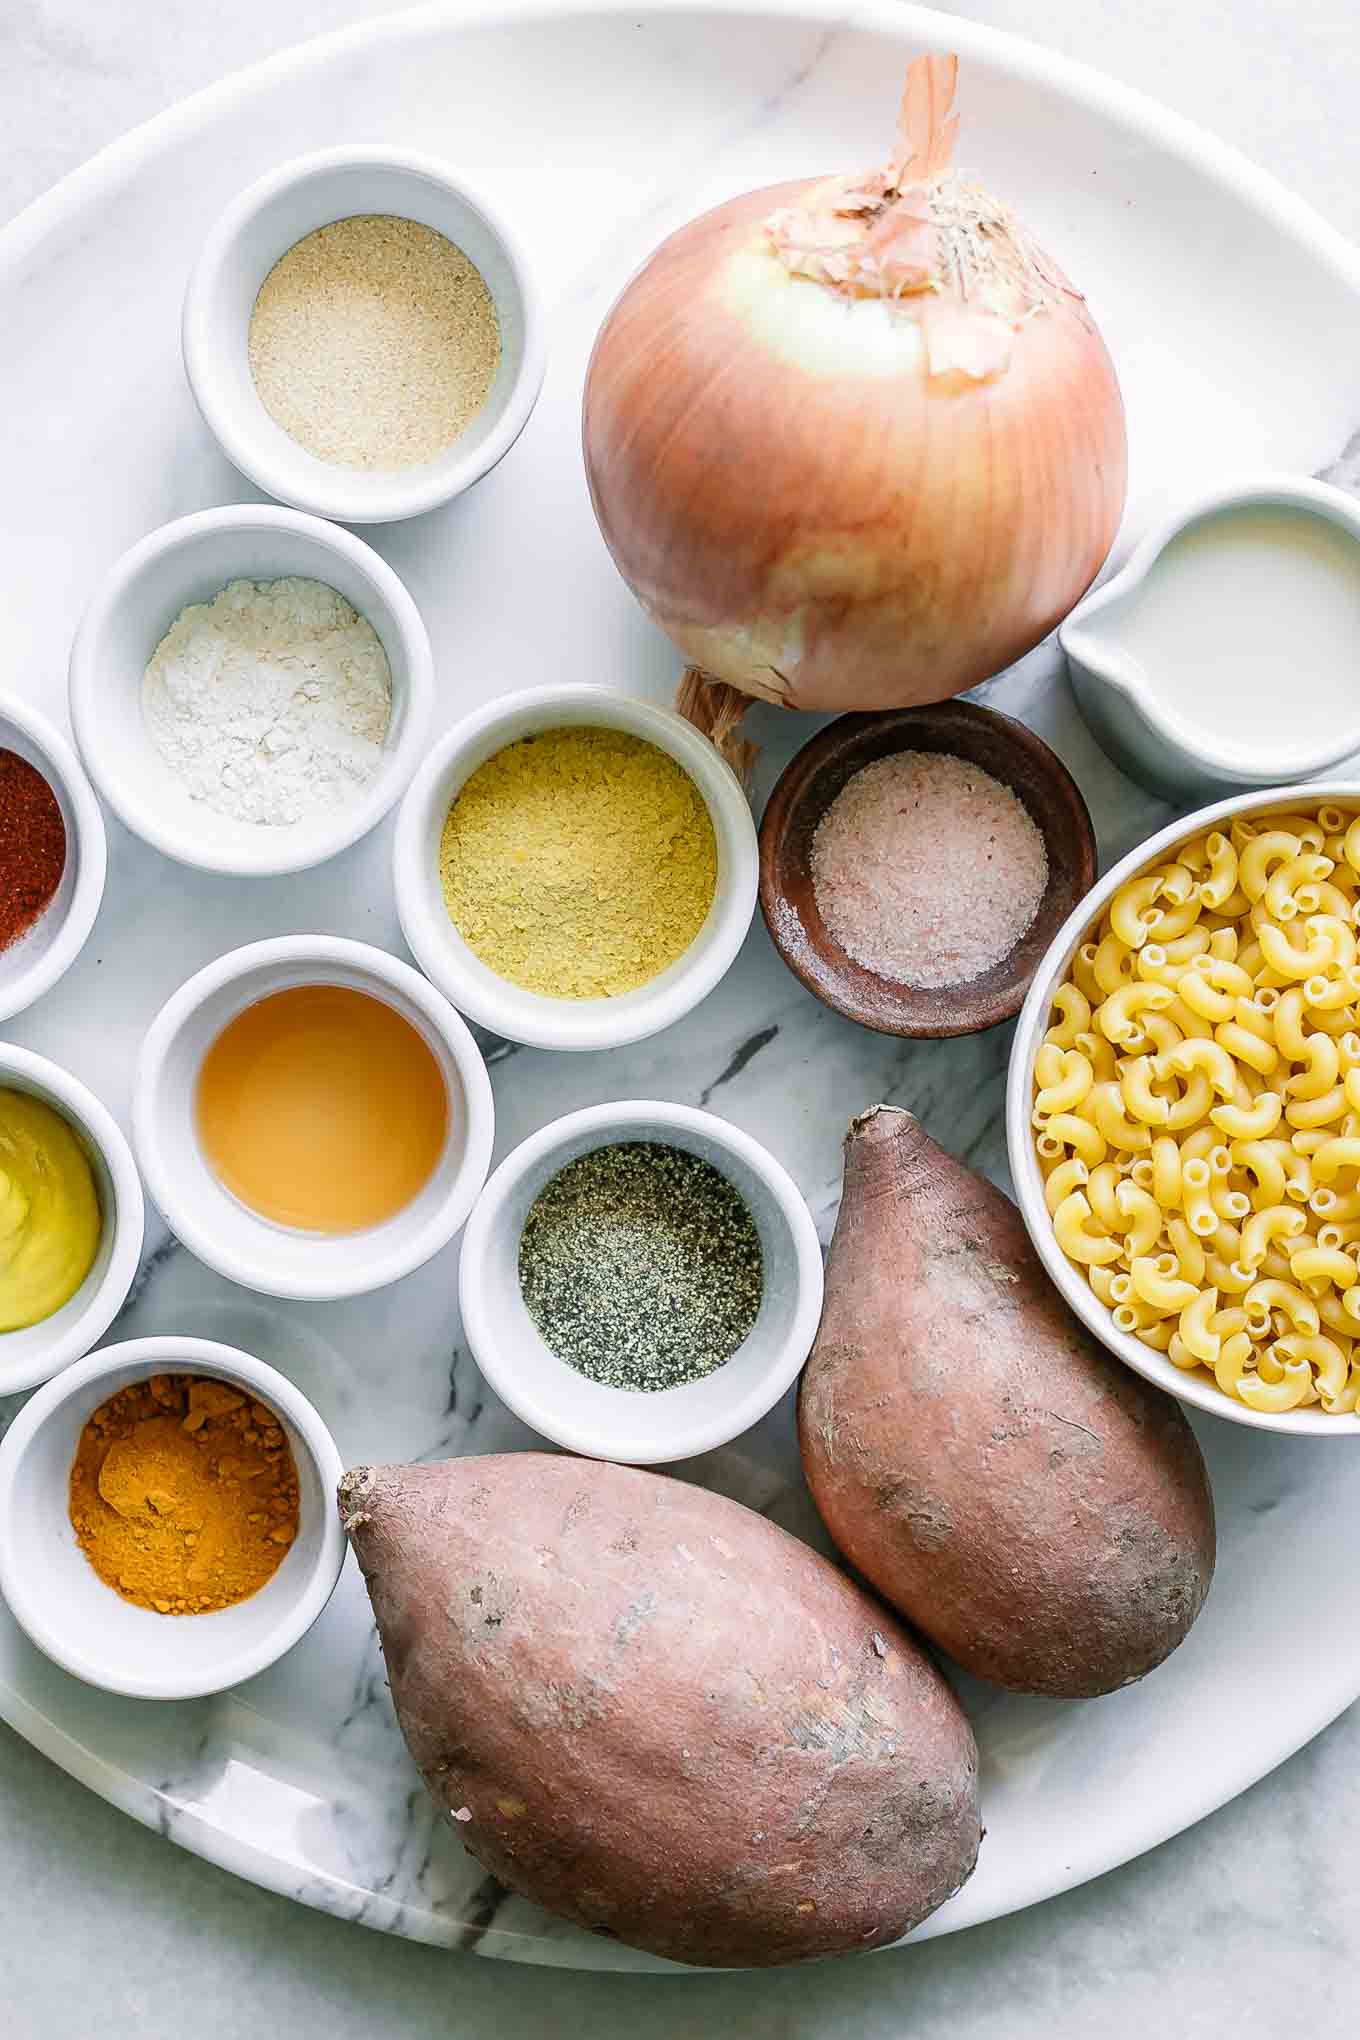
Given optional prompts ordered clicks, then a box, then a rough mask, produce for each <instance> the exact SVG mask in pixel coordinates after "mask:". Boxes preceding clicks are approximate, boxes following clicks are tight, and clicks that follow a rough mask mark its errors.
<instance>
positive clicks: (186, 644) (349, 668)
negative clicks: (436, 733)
mask: <svg viewBox="0 0 1360 2040" xmlns="http://www.w3.org/2000/svg"><path fill="white" fill-rule="evenodd" d="M142 715H143V717H144V719H145V722H146V727H147V732H148V735H149V736H150V738H151V741H152V743H153V745H154V746H155V748H156V751H157V752H158V753H159V755H160V757H161V758H162V760H163V761H164V763H165V764H166V766H167V767H168V768H169V770H170V772H171V773H172V774H173V775H174V777H175V779H176V780H177V781H178V782H179V783H180V785H181V786H182V787H183V788H184V790H185V791H186V792H187V793H188V794H189V795H190V796H191V798H192V799H194V800H196V801H202V802H203V803H204V805H205V806H207V807H208V808H211V809H213V810H215V811H216V812H217V813H218V814H223V815H229V816H230V817H231V818H232V820H233V821H237V822H251V823H259V824H261V825H263V826H266V827H273V828H286V827H289V826H291V825H293V824H295V823H297V822H301V821H305V820H307V819H309V818H311V817H315V816H318V815H323V814H328V813H332V812H334V811H335V810H337V809H341V808H344V807H347V806H349V805H350V804H351V803H352V802H354V801H357V800H358V799H359V798H360V796H361V795H362V794H363V793H364V791H365V790H366V788H367V787H368V785H369V783H370V782H371V781H372V779H373V778H374V776H375V775H376V773H377V771H378V769H379V766H380V764H381V763H382V757H383V745H384V741H385V739H386V736H387V731H388V725H389V724H390V722H391V719H392V675H391V670H390V668H389V666H388V662H387V654H386V652H385V651H384V650H383V646H382V641H381V639H380V638H379V637H378V634H377V632H376V631H375V630H374V628H373V626H372V624H371V623H369V622H368V621H367V619H366V618H365V617H362V616H360V614H359V612H358V611H357V610H356V609H355V608H354V607H353V606H352V605H351V604H350V603H349V602H347V601H346V599H345V597H344V596H343V595H341V594H339V593H338V592H337V590H336V589H334V588H331V587H328V586H327V585H326V584H325V583H324V582H321V581H314V580H308V579H304V578H303V577H301V576H299V575H295V574H290V575H287V576H286V577H285V578H283V579H282V580H278V581H247V580H239V581H232V582H231V583H229V585H228V586H227V587H225V588H223V589H222V590H221V592H220V593H219V594H217V595H216V596H214V597H213V599H212V601H211V602H194V603H190V604H189V606H188V607H187V608H186V609H182V610H181V611H180V613H179V615H178V616H177V617H176V618H175V621H174V622H173V623H172V624H171V626H170V629H169V630H168V631H167V632H166V634H165V636H164V637H163V638H162V639H161V641H160V643H159V644H158V645H157V647H156V649H155V651H154V652H153V653H152V656H151V659H150V662H149V664H148V665H147V668H146V672H145V675H144V676H143V680H142Z"/></svg>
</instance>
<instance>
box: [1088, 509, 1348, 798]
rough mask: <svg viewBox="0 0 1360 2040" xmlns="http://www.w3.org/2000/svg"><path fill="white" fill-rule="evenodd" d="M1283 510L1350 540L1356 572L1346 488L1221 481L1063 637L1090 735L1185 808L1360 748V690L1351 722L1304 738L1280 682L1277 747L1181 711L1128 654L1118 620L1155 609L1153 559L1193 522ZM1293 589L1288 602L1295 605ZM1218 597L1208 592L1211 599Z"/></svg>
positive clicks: (1161, 533)
mask: <svg viewBox="0 0 1360 2040" xmlns="http://www.w3.org/2000/svg"><path fill="white" fill-rule="evenodd" d="M1253 509H1264V510H1274V509H1286V510H1293V511H1295V512H1296V513H1297V514H1298V515H1299V517H1300V518H1311V519H1314V520H1316V521H1319V522H1321V523H1323V524H1326V525H1327V526H1329V527H1330V528H1331V529H1332V530H1334V531H1339V532H1340V533H1341V534H1342V535H1343V536H1344V537H1345V538H1347V539H1349V541H1350V542H1351V545H1352V547H1353V549H1354V552H1355V564H1356V568H1357V571H1360V503H1358V502H1357V501H1356V499H1355V497H1354V496H1351V495H1348V494H1347V493H1346V491H1345V490H1344V489H1337V488H1334V487H1333V486H1332V484H1331V483H1330V482H1319V481H1315V480H1313V478H1312V477H1311V476H1308V475H1273V474H1271V475H1251V476H1247V477H1245V478H1244V479H1241V480H1237V481H1232V482H1224V483H1220V484H1219V486H1218V487H1217V488H1215V489H1211V490H1208V491H1206V492H1205V493H1204V494H1203V495H1201V496H1198V497H1196V498H1195V500H1194V501H1193V502H1192V503H1189V504H1187V505H1186V506H1185V508H1184V509H1182V510H1179V511H1177V513H1176V514H1175V516H1174V517H1168V518H1167V519H1165V521H1164V522H1163V523H1162V524H1160V525H1159V526H1158V527H1157V529H1156V530H1155V531H1152V532H1150V533H1149V534H1148V536H1147V537H1146V538H1145V539H1144V540H1143V541H1142V543H1141V544H1140V545H1139V547H1138V548H1137V550H1136V551H1135V553H1134V554H1133V557H1132V558H1131V559H1130V560H1129V562H1128V564H1127V565H1126V566H1125V567H1123V568H1122V569H1121V571H1120V572H1119V573H1117V574H1116V575H1115V576H1114V577H1113V579H1111V580H1109V581H1106V582H1105V583H1104V584H1103V585H1102V586H1101V587H1099V588H1097V589H1095V590H1094V592H1093V593H1092V594H1090V595H1088V596H1087V597H1086V599H1085V601H1083V602H1081V603H1079V604H1078V606H1077V608H1076V609H1075V610H1074V611H1073V612H1072V614H1071V615H1070V616H1069V617H1068V619H1067V621H1066V622H1065V623H1064V624H1063V626H1062V628H1061V629H1060V630H1059V632H1058V639H1059V642H1060V643H1061V645H1062V648H1063V650H1064V652H1065V653H1066V654H1067V660H1068V667H1069V670H1070V672H1071V676H1072V687H1073V691H1074V693H1075V694H1076V697H1077V705H1078V706H1079V708H1080V709H1081V712H1082V714H1083V715H1084V716H1085V718H1086V720H1087V722H1088V723H1089V724H1090V726H1091V729H1092V730H1093V731H1094V733H1095V735H1096V737H1097V738H1098V739H1099V741H1100V743H1101V744H1102V745H1103V746H1104V748H1105V749H1106V750H1107V751H1108V752H1109V754H1110V756H1111V757H1112V758H1113V759H1114V760H1115V761H1116V763H1117V764H1119V765H1121V766H1122V767H1123V769H1124V770H1125V771H1126V772H1128V773H1131V774H1132V775H1133V777H1134V778H1135V779H1137V780H1139V781H1140V782H1141V783H1142V784H1143V785H1145V786H1149V787H1151V788H1152V790H1153V791H1154V792H1156V793H1160V794H1162V795H1164V796H1165V797H1166V798H1167V799H1168V800H1174V801H1177V802H1178V803H1179V804H1180V805H1182V806H1183V805H1185V804H1186V803H1187V802H1189V801H1203V800H1208V799H1212V798H1213V797H1215V796H1216V795H1219V794H1222V795H1227V794H1230V793H1231V792H1232V791H1233V790H1234V789H1237V790H1238V791H1239V792H1245V791H1247V790H1249V789H1251V788H1255V787H1266V788H1269V787H1274V786H1279V785H1280V784H1281V783H1282V782H1283V781H1285V780H1287V779H1292V780H1298V779H1311V778H1312V777H1313V776H1314V775H1315V774H1316V773H1319V772H1327V771H1330V770H1331V769H1332V768H1333V767H1334V766H1337V765H1339V764H1340V763H1341V762H1342V760H1343V759H1345V758H1349V757H1350V756H1351V755H1352V754H1353V753H1354V752H1356V751H1358V750H1360V690H1357V692H1356V699H1355V707H1354V709H1353V711H1352V713H1351V715H1350V719H1349V721H1347V722H1345V723H1341V722H1337V723H1335V724H1334V725H1333V727H1332V728H1331V730H1330V731H1329V733H1328V734H1327V736H1326V737H1325V738H1323V739H1322V740H1321V741H1318V740H1316V739H1315V740H1314V741H1313V742H1311V743H1310V742H1308V741H1307V740H1306V738H1305V740H1304V741H1302V742H1301V741H1299V739H1298V737H1297V736H1296V734H1295V731H1294V728H1293V726H1292V725H1291V721H1290V716H1289V711H1288V699H1289V679H1288V676H1287V675H1282V676H1281V681H1280V686H1281V690H1282V692H1281V699H1280V715H1279V717H1278V718H1277V721H1276V727H1275V728H1274V730H1273V731H1272V732H1271V734H1270V737H1269V739H1268V740H1267V739H1257V740H1255V741H1253V740H1252V739H1251V738H1249V737H1246V736H1244V735H1243V733H1242V731H1241V730H1240V729H1235V728H1232V727H1228V728H1224V729H1222V730H1218V731H1210V730H1209V729H1208V728H1206V726H1205V725H1204V724H1203V723H1197V722H1193V721H1190V720H1189V719H1187V718H1186V717H1184V716H1182V715H1180V714H1178V713H1177V711H1176V709H1175V707H1174V705H1172V704H1170V703H1168V702H1167V701H1166V700H1165V699H1164V698H1163V696H1162V695H1161V694H1160V693H1159V692H1158V690H1157V689H1156V688H1155V687H1150V686H1149V684H1148V680H1147V675H1146V673H1145V671H1144V668H1143V666H1142V663H1141V661H1140V660H1139V659H1138V658H1136V657H1135V656H1134V655H1133V654H1132V653H1131V652H1129V651H1128V650H1126V649H1125V646H1124V643H1123V641H1122V637H1121V632H1120V626H1119V614H1120V611H1121V610H1122V609H1123V608H1125V607H1126V606H1127V605H1128V604H1130V603H1131V602H1134V601H1138V602H1139V603H1142V602H1144V601H1146V602H1147V603H1148V604H1149V605H1155V604H1156V602H1157V600H1158V599H1159V598H1158V594H1157V563H1158V561H1159V560H1160V559H1161V556H1162V554H1163V553H1164V552H1165V551H1166V548H1167V547H1168V546H1169V545H1170V544H1171V543H1172V541H1173V540H1174V539H1177V538H1179V537H1181V535H1182V534H1183V533H1184V532H1186V531H1188V530H1190V529H1191V528H1192V527H1193V526H1197V525H1203V524H1207V523H1210V522H1212V520H1213V519H1214V518H1217V517H1221V516H1223V515H1225V514H1227V515H1231V514H1232V513H1233V512H1235V511H1241V510H1253ZM1288 587H1289V584H1288V581H1287V579H1284V580H1282V583H1281V593H1280V600H1281V602H1282V603H1285V602H1288V601H1289V599H1290V597H1289V593H1288ZM1215 599H1216V598H1215V596H1214V594H1213V593H1211V592H1210V591H1209V590H1207V589H1206V591H1205V596H1204V600H1205V601H1206V603H1212V602H1213V601H1214V600H1215Z"/></svg>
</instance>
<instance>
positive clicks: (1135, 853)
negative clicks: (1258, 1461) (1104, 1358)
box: [1006, 780, 1360, 1438]
mask: <svg viewBox="0 0 1360 2040" xmlns="http://www.w3.org/2000/svg"><path fill="white" fill-rule="evenodd" d="M1329 801H1334V802H1335V803H1336V804H1337V806H1339V807H1349V808H1360V781H1356V780H1317V781H1314V782H1312V783H1310V784H1309V785H1307V786H1305V787H1298V786H1295V787H1280V786H1276V787H1271V788H1270V789H1268V790H1267V791H1264V792H1259V793H1247V794H1241V793H1239V794H1236V795H1234V796H1233V798H1232V799H1230V800H1220V801H1216V802H1215V803H1214V805H1213V806H1212V807H1205V808H1200V809H1199V810H1198V811H1197V812H1196V813H1194V814H1188V815H1183V816H1182V817H1181V819H1180V820H1179V821H1176V822H1171V823H1169V824H1168V825H1167V827H1166V828H1164V829H1159V830H1158V832H1157V834H1156V835H1155V836H1149V837H1148V839H1147V841H1146V842H1145V843H1140V844H1139V845H1138V847H1137V849H1136V850H1131V851H1130V852H1129V854H1128V856H1127V857H1122V858H1121V859H1120V860H1119V862H1118V864H1115V865H1113V866H1112V867H1111V868H1110V870H1109V871H1107V872H1106V873H1105V876H1104V877H1103V878H1102V879H1100V880H1099V882H1098V883H1097V884H1096V885H1094V886H1092V888H1091V890H1090V892H1089V893H1087V895H1086V897H1085V899H1084V900H1082V902H1081V904H1080V905H1079V906H1078V907H1077V908H1076V910H1075V911H1074V912H1073V913H1072V914H1071V915H1069V917H1068V919H1067V920H1066V921H1065V922H1064V923H1063V925H1062V927H1061V928H1060V929H1059V930H1058V933H1057V934H1056V935H1055V936H1054V938H1053V941H1052V943H1051V945H1050V947H1049V949H1048V950H1047V952H1046V954H1045V955H1044V957H1043V960H1042V961H1041V963H1040V965H1039V968H1038V970H1037V971H1036V972H1035V974H1034V979H1033V982H1032V984H1031V985H1030V988H1029V993H1028V996H1027V997H1026V999H1025V1003H1024V1005H1023V1007H1022V1008H1021V1011H1020V1018H1019V1019H1018V1020H1017V1021H1016V1024H1015V1039H1014V1041H1013V1042H1012V1044H1011V1059H1010V1070H1009V1074H1008V1076H1007V1080H1006V1146H1007V1150H1008V1152H1009V1156H1010V1165H1011V1180H1012V1181H1013V1183H1014V1185H1015V1196H1016V1202H1017V1203H1018V1204H1019V1206H1020V1214H1021V1216H1022V1218H1023V1219H1024V1221H1025V1228H1026V1230H1027V1231H1028V1233H1029V1236H1030V1238H1031V1240H1033V1242H1034V1245H1035V1248H1036V1250H1037V1252H1038V1255H1039V1259H1040V1260H1041V1261H1042V1262H1043V1264H1044V1267H1045V1268H1046V1269H1047V1270H1048V1273H1049V1275H1050V1276H1051V1277H1052V1279H1053V1281H1054V1282H1055V1283H1056V1284H1057V1287H1058V1288H1059V1290H1060V1291H1061V1292H1062V1295H1063V1296H1064V1298H1065V1299H1066V1301H1067V1302H1068V1303H1069V1304H1070V1305H1071V1307H1072V1309H1073V1310H1074V1311H1075V1312H1076V1314H1077V1316H1078V1317H1079V1318H1080V1319H1081V1321H1082V1323H1083V1324H1084V1325H1085V1326H1086V1327H1087V1329H1088V1330H1089V1331H1092V1332H1094V1333H1095V1336H1096V1337H1097V1338H1098V1339H1099V1340H1100V1342H1101V1344H1102V1345H1104V1346H1108V1347H1109V1349H1110V1351H1111V1352H1112V1353H1114V1354H1116V1355H1117V1356H1118V1358H1119V1359H1121V1360H1122V1361H1124V1362H1125V1364H1126V1365H1127V1366H1129V1367H1131V1368H1132V1369H1133V1370H1134V1372H1135V1373H1136V1374H1142V1375H1144V1376H1146V1378H1147V1379H1148V1380H1149V1381H1155V1382H1156V1384H1157V1386H1158V1387H1159V1388H1164V1389H1166V1390H1167V1392H1168V1393H1169V1394H1171V1395H1174V1396H1177V1397H1179V1399H1180V1400H1181V1402H1184V1403H1190V1404H1192V1405H1193V1407H1194V1408H1195V1409H1198V1410H1205V1411H1207V1412H1208V1414H1209V1415H1210V1416H1211V1417H1226V1418H1227V1420H1228V1422H1229V1423H1231V1424H1245V1425H1247V1426H1248V1427H1249V1428H1250V1429H1251V1430H1254V1431H1288V1432H1291V1433H1293V1434H1294V1435H1296V1436H1297V1435H1299V1434H1303V1435H1306V1436H1310V1437H1315V1438H1353V1437H1356V1436H1358V1435H1360V1416H1334V1417H1329V1416H1327V1415H1326V1414H1325V1412H1324V1411H1322V1410H1319V1409H1317V1408H1311V1409H1295V1410H1281V1411H1279V1412H1278V1413H1272V1412H1271V1411H1268V1410H1253V1409H1251V1408H1249V1407H1248V1405H1247V1404H1246V1403H1244V1402H1239V1401H1238V1399H1237V1397H1236V1396H1231V1395H1225V1394H1224V1393H1223V1391H1222V1390H1221V1389H1220V1388H1219V1387H1218V1386H1217V1384H1216V1383H1215V1382H1213V1381H1211V1380H1210V1379H1209V1378H1208V1377H1207V1375H1205V1374H1203V1373H1202V1372H1200V1371H1198V1370H1197V1371H1196V1372H1194V1373H1186V1372H1184V1371H1182V1369H1181V1368H1179V1367H1173V1366H1172V1364H1171V1362H1170V1361H1169V1360H1168V1359H1167V1357H1166V1355H1165V1354H1164V1353H1157V1352H1154V1350H1153V1349H1152V1347H1151V1346H1145V1345H1144V1344H1143V1342H1142V1340H1141V1339H1135V1338H1134V1337H1133V1335H1132V1333H1131V1332H1121V1331H1119V1330H1118V1329H1117V1327H1116V1326H1115V1325H1114V1323H1113V1321H1112V1320H1111V1317H1110V1313H1109V1311H1108V1310H1107V1309H1106V1307H1105V1305H1104V1304H1103V1303H1101V1301H1100V1299H1099V1298H1098V1297H1097V1296H1096V1294H1095V1292H1094V1291H1093V1290H1092V1288H1091V1285H1090V1283H1089V1282H1088V1281H1087V1280H1086V1278H1085V1276H1084V1275H1083V1274H1082V1273H1081V1271H1080V1269H1078V1268H1075V1267H1073V1265H1072V1263H1071V1262H1070V1261H1069V1260H1068V1258H1067V1256H1066V1254H1064V1253H1063V1251H1062V1249H1061V1248H1060V1247H1059V1245H1058V1241H1057V1237H1056V1235H1055V1234H1054V1231H1053V1221H1052V1219H1051V1218H1050V1217H1049V1213H1048V1206H1047V1205H1046V1204H1045V1202H1044V1179H1043V1176H1042V1174H1041V1173H1040V1169H1039V1158H1038V1155H1037V1153H1036V1152H1035V1147H1034V1127H1033V1125H1032V1123H1031V1117H1030V1115H1031V1113H1032V1111H1033V1106H1034V1059H1035V1057H1036V1056H1037V1055H1038V1053H1039V1049H1040V1046H1041V1045H1042V1042H1043V1038H1044V1034H1045V1031H1046V1030H1047V1027H1048V1016H1049V1010H1050V1007H1051V1005H1052V1000H1053V994H1054V992H1055V991H1056V990H1057V989H1058V986H1059V985H1060V984H1062V983H1063V981H1064V979H1065V978H1066V977H1067V975H1068V972H1069V969H1070V966H1071V962H1072V958H1073V957H1074V956H1075V954H1076V952H1077V949H1078V947H1079V945H1080V944H1081V943H1082V942H1084V941H1085V939H1086V931H1087V929H1088V928H1089V927H1090V926H1091V924H1092V923H1093V922H1094V921H1096V920H1098V919H1099V918H1100V916H1101V914H1103V913H1104V911H1105V909H1106V908H1107V907H1108V906H1109V904H1110V901H1111V900H1112V899H1113V898H1114V895H1115V894H1116V892H1118V890H1119V888H1120V886H1121V885H1123V884H1124V882H1125V880H1126V879H1130V878H1133V877H1135V876H1136V874H1137V873H1139V872H1141V871H1145V870H1147V869H1149V868H1150V867H1151V866H1152V865H1155V864H1158V863H1160V862H1161V861H1162V860H1163V858H1164V857H1165V856H1166V855H1167V853H1168V852H1169V851H1171V850H1173V849H1174V848H1175V847H1176V846H1177V845H1178V844H1180V843H1184V842H1187V841H1188V840H1189V839H1190V838H1191V837H1192V836H1198V835H1200V834H1201V833H1202V832H1203V831H1204V830H1205V829H1213V828H1219V829H1221V828H1224V827H1225V826H1226V825H1227V823H1228V822H1230V821H1231V820H1232V819H1233V818H1234V817H1235V816H1237V815H1263V814H1269V813H1270V811H1271V810H1272V809H1275V810H1278V811H1280V812H1285V811H1293V812H1295V813H1297V812H1298V810H1299V809H1300V808H1301V807H1304V808H1317V807H1325V806H1326V805H1327V803H1328V802H1329Z"/></svg>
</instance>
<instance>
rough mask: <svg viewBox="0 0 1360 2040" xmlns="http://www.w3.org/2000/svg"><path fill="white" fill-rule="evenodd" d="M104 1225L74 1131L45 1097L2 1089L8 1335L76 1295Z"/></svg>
mask: <svg viewBox="0 0 1360 2040" xmlns="http://www.w3.org/2000/svg"><path fill="white" fill-rule="evenodd" d="M102 1223H103V1222H102V1220H101V1218H100V1214H99V1196H98V1193H97V1191H96V1190H95V1186H94V1174H93V1171H92V1170H91V1168H90V1163H89V1158H88V1156H87V1155H86V1153H85V1150H84V1148H83V1147H82V1146H81V1144H80V1142H79V1140H78V1139H77V1137H76V1135H75V1133H74V1132H73V1131H72V1129H71V1128H70V1126H68V1125H67V1123H66V1121H65V1120H64V1119H63V1118H62V1117H61V1115H60V1113H58V1112H54V1111H53V1110H52V1107H51V1106H50V1105H45V1104H44V1103H43V1101H42V1099H41V1098H32V1097H30V1096H29V1094H28V1092H27V1091H6V1090H0V1332H17V1331H20V1330H22V1328H23V1327H24V1326H25V1325H36V1324H40V1323H41V1322H42V1320H43V1319H44V1318H48V1317H51V1315H52V1313H53V1311H57V1310H60V1309H61V1307H62V1305H63V1304H64V1303H66V1302H68V1301H69V1300H70V1298H71V1297H73V1296H74V1295H75V1293H76V1291H77V1290H78V1289H79V1287H80V1285H81V1283H82V1282H83V1281H84V1280H85V1277H86V1276H87V1275H88V1274H89V1272H90V1268H91V1266H92V1264H93V1262H94V1257H95V1254H96V1253H97V1252H98V1250H99V1235H100V1232H101V1230H102Z"/></svg>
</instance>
